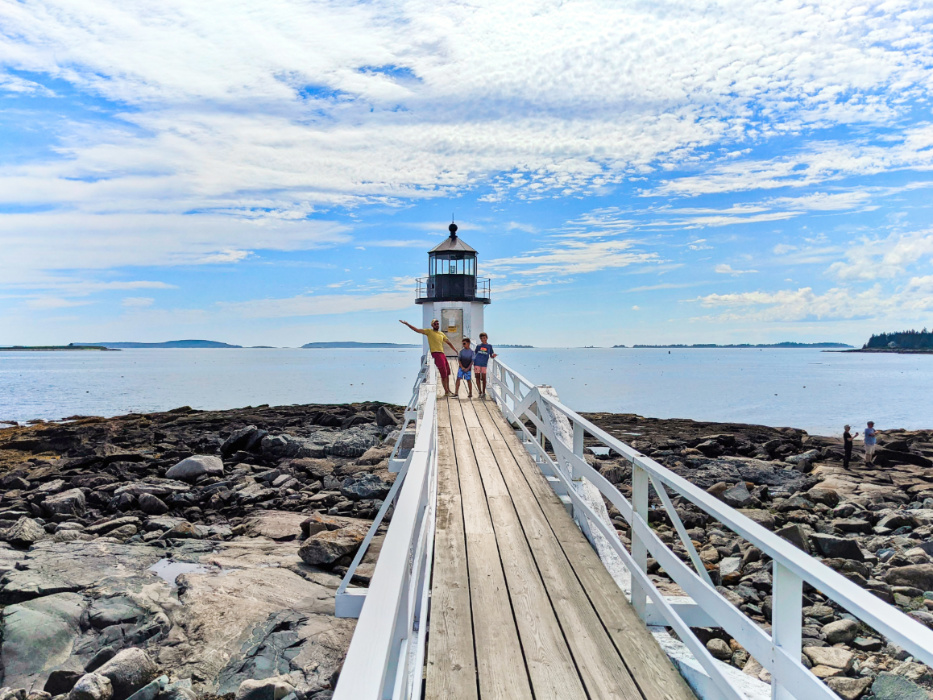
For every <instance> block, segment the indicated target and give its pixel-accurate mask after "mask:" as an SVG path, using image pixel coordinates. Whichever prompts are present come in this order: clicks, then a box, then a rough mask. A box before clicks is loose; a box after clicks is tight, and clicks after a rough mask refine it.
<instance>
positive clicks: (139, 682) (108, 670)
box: [97, 647, 159, 700]
mask: <svg viewBox="0 0 933 700" xmlns="http://www.w3.org/2000/svg"><path fill="white" fill-rule="evenodd" d="M97 673H98V674H100V675H101V676H106V677H107V678H109V679H110V682H111V683H112V684H113V698H114V700H126V699H127V698H128V697H130V695H132V694H133V693H135V692H136V691H137V690H139V689H140V688H142V687H143V686H144V685H147V684H148V683H150V682H152V681H153V680H155V678H156V677H157V676H158V675H159V669H158V668H157V667H156V665H155V664H154V663H153V662H152V659H150V658H149V655H148V654H147V653H146V652H144V651H143V650H142V649H137V648H135V647H132V648H130V649H124V650H123V651H121V652H119V653H118V654H117V655H116V656H114V657H113V658H112V659H110V661H108V662H107V663H105V664H104V665H103V666H101V667H100V668H99V669H97Z"/></svg>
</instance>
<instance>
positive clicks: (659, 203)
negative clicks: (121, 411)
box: [0, 0, 933, 346]
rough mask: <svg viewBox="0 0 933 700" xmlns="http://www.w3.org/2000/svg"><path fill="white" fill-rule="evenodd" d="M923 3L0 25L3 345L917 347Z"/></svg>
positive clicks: (115, 14)
mask: <svg viewBox="0 0 933 700" xmlns="http://www.w3.org/2000/svg"><path fill="white" fill-rule="evenodd" d="M931 68H933V5H931V4H930V3H916V2H913V3H907V2H888V3H885V4H884V5H883V6H871V5H865V4H860V3H855V2H851V3H850V2H847V1H845V0H839V1H838V2H833V3H823V4H811V5H807V4H799V3H786V2H781V3H778V2H767V1H765V2H754V3H752V2H715V3H714V2H694V1H691V2H663V3H659V2H617V1H613V2H600V1H598V0H577V1H570V2H567V1H565V2H558V1H556V0H521V1H518V2H511V3H501V2H492V1H488V2H487V1H483V0H480V1H479V2H475V1H474V2H471V3H468V4H467V3H458V2H437V1H434V2H427V1H422V0H412V1H397V2H380V1H378V0H375V1H373V0H370V1H368V2H360V3H353V2H321V1H315V0H312V1H304V2H295V1H290V0H265V1H264V2H261V3H260V2H241V1H237V0H225V1H224V2H219V1H218V2H215V1H213V0H201V1H199V2H190V1H189V2H180V1H177V0H175V1H173V0H166V2H161V3H158V4H152V3H143V2H132V1H126V0H122V1H121V2H115V1H114V2H111V1H109V0H94V1H93V2H90V0H70V1H69V2H64V1H61V2H51V1H43V0H36V1H35V2H30V3H19V2H3V1H2V0H0V344H6V343H19V344H40V343H42V344H45V343H68V342H72V341H98V340H140V341H159V340H168V339H175V338H210V339H216V340H224V341H227V342H232V343H239V344H244V345H252V344H269V345H285V346H295V345H300V344H303V343H306V342H310V341H315V340H362V341H374V340H389V341H398V342H404V341H411V337H410V334H409V332H407V331H406V330H405V329H404V328H403V327H401V326H400V325H399V324H398V323H397V322H396V319H398V318H406V319H408V320H411V321H416V320H418V319H419V318H420V314H419V313H418V310H417V309H416V307H415V306H414V304H413V297H414V293H413V289H414V287H413V282H414V278H416V277H418V276H420V275H423V274H425V272H426V267H427V255H426V251H427V250H428V249H429V248H430V247H432V246H433V245H434V244H435V243H436V242H438V241H439V240H440V239H441V238H442V237H443V236H444V235H445V234H446V226H447V224H448V223H449V221H450V217H451V214H452V213H454V214H455V216H456V220H457V223H458V224H459V225H460V227H461V234H462V236H463V238H464V240H466V241H467V242H469V243H470V244H471V245H473V246H474V247H475V248H477V250H478V251H479V253H480V274H481V275H485V276H489V277H491V278H492V279H493V298H494V302H493V304H492V306H491V307H490V308H489V309H488V312H487V330H488V331H489V332H490V335H491V336H492V337H493V339H496V340H498V341H500V342H513V343H530V344H534V345H539V346H541V345H583V344H596V345H610V344H616V343H625V344H633V343H663V342H686V343H693V342H722V343H728V342H774V341H781V340H798V341H819V340H838V341H846V342H851V343H862V342H864V341H865V340H867V338H868V336H869V335H871V333H873V332H876V331H888V330H897V329H901V328H906V327H918V328H919V327H922V326H928V327H933V320H931V312H933V269H931V261H933V223H931V222H933V217H931V208H930V206H931V205H930V202H931V185H933V180H931V176H930V175H931V168H933V115H931V112H930V92H931V91H930V88H931V85H933V71H931Z"/></svg>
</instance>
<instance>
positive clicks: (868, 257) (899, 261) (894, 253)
mask: <svg viewBox="0 0 933 700" xmlns="http://www.w3.org/2000/svg"><path fill="white" fill-rule="evenodd" d="M931 257H933V230H927V231H918V232H913V233H906V234H904V233H892V234H890V235H889V236H888V237H887V238H884V239H863V240H861V241H858V242H856V243H855V244H853V245H852V246H851V247H849V248H848V249H847V251H846V262H836V263H833V264H832V265H830V267H829V273H830V274H831V275H833V276H835V277H836V278H837V279H840V280H868V281H871V280H879V279H895V278H898V277H902V276H903V275H904V274H905V272H906V271H907V270H908V269H909V268H910V267H912V266H914V265H918V264H922V263H924V262H927V261H928V260H929V258H931Z"/></svg>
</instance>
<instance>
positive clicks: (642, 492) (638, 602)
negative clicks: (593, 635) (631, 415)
mask: <svg viewBox="0 0 933 700" xmlns="http://www.w3.org/2000/svg"><path fill="white" fill-rule="evenodd" d="M632 511H633V513H632V523H633V524H632V559H633V560H634V562H635V566H637V567H638V568H639V569H640V570H641V571H644V572H646V573H647V571H648V547H647V546H646V544H645V542H644V541H643V540H642V538H641V537H640V536H639V535H638V534H637V530H636V528H635V525H634V523H635V522H636V517H637V516H641V518H642V519H643V520H644V521H645V524H646V525H647V523H648V472H646V471H645V470H644V469H642V468H641V467H640V466H638V465H637V464H636V463H635V462H632ZM632 607H633V608H635V612H636V613H638V617H640V618H641V619H642V620H643V621H644V620H647V616H648V594H647V592H646V591H645V590H644V589H643V588H642V587H641V584H640V583H638V580H637V579H636V577H635V576H632Z"/></svg>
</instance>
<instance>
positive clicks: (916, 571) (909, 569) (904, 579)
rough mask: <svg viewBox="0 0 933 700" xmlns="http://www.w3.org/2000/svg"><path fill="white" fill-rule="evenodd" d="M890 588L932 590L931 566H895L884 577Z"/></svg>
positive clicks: (932, 570)
mask: <svg viewBox="0 0 933 700" xmlns="http://www.w3.org/2000/svg"><path fill="white" fill-rule="evenodd" d="M884 580H885V582H887V583H889V584H891V585H892V586H912V587H914V588H919V589H920V590H922V591H931V590H933V564H913V565H911V566H897V567H895V568H893V569H890V570H889V571H888V573H887V574H885V576H884Z"/></svg>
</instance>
